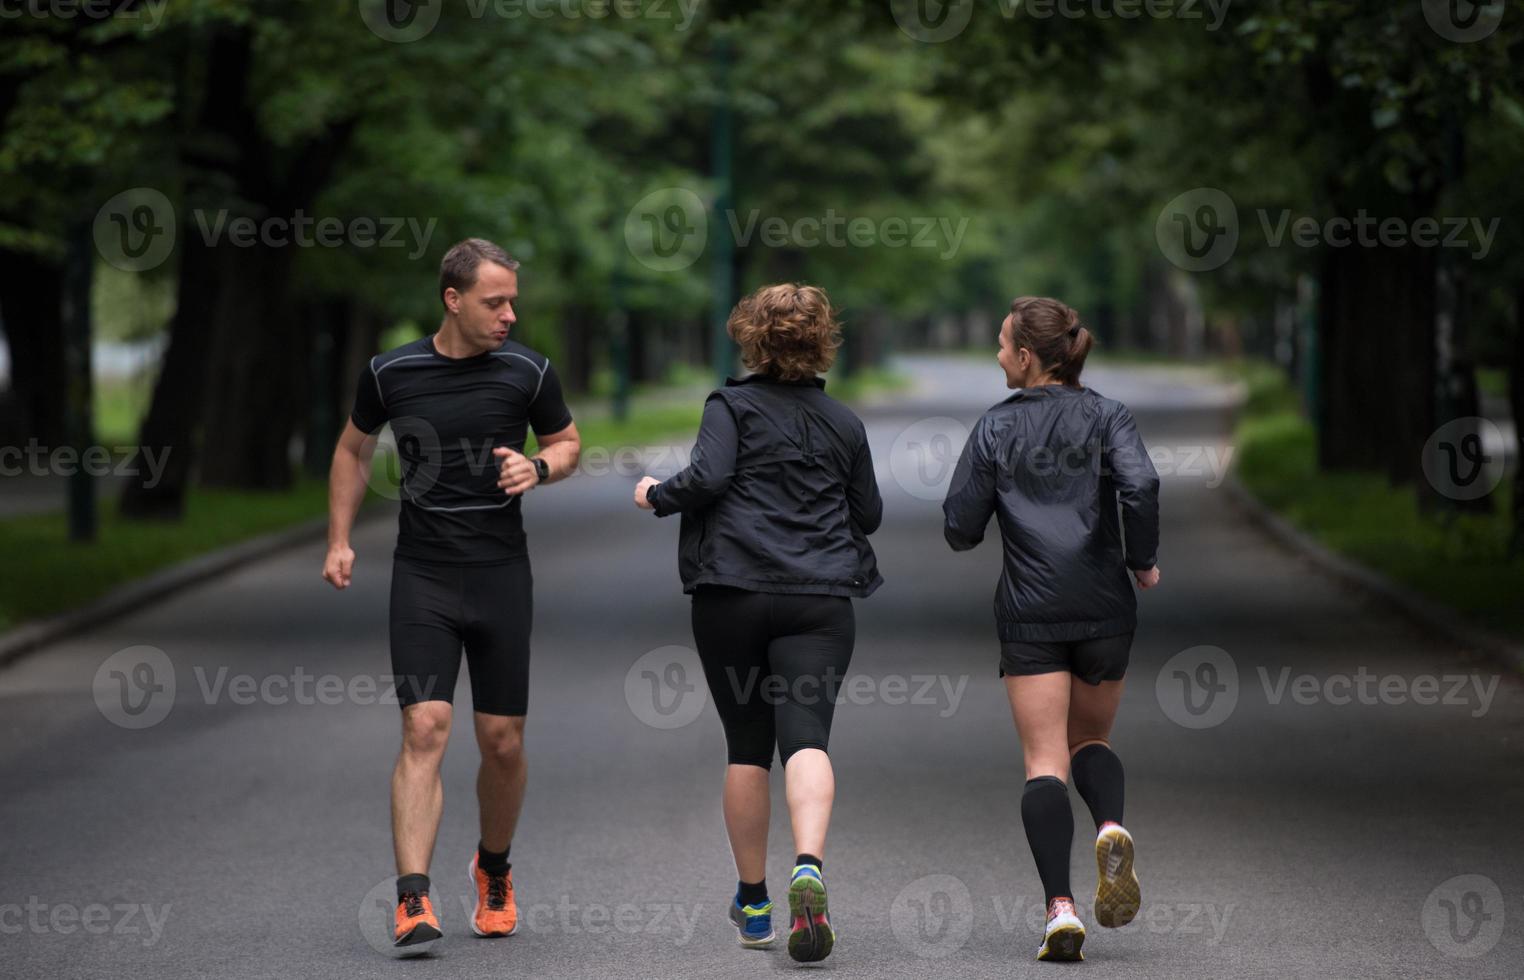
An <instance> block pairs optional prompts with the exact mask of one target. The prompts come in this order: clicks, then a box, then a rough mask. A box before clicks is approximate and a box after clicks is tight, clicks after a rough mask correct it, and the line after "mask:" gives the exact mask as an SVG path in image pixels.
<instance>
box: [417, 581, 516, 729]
mask: <svg viewBox="0 0 1524 980" xmlns="http://www.w3.org/2000/svg"><path fill="white" fill-rule="evenodd" d="M533 618H534V578H533V577H532V576H531V574H530V571H529V560H528V559H527V558H525V559H523V560H520V561H512V562H507V563H505V564H500V565H438V564H434V563H431V562H421V561H415V560H412V559H407V558H394V559H393V561H392V601H391V644H392V673H393V674H394V675H396V676H395V680H396V683H397V699H398V700H399V701H400V702H401V703H402V706H403V707H407V706H408V705H410V704H417V703H419V702H420V701H452V702H453V701H454V700H455V681H456V679H457V678H458V677H459V676H460V651H461V648H462V647H464V648H465V651H466V663H467V666H468V668H469V670H470V674H471V706H472V707H473V708H474V709H475V710H477V711H479V712H481V713H482V714H488V715H522V714H524V713H525V711H526V709H527V708H528V706H529V631H530V627H531V625H532V622H533Z"/></svg>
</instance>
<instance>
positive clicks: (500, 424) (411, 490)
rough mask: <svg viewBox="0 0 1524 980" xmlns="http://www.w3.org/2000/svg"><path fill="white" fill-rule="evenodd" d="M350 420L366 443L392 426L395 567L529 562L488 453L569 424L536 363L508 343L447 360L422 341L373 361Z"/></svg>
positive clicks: (540, 361) (519, 524)
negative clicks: (405, 562) (397, 501)
mask: <svg viewBox="0 0 1524 980" xmlns="http://www.w3.org/2000/svg"><path fill="white" fill-rule="evenodd" d="M350 419H351V420H352V421H353V422H354V424H355V427H356V428H358V429H359V430H360V431H362V432H365V433H367V434H369V433H374V432H375V431H376V430H377V429H379V428H381V426H382V425H383V424H385V423H387V422H390V423H391V426H392V434H393V436H394V438H395V439H396V442H397V456H398V460H399V462H400V468H401V472H400V474H399V485H398V494H399V496H400V497H401V499H402V514H401V517H400V519H399V521H398V533H397V552H396V553H397V556H398V557H399V558H409V559H414V560H418V561H432V562H444V563H448V564H457V565H459V564H491V563H498V562H507V561H516V560H518V559H521V558H523V557H524V556H525V555H526V554H527V553H528V552H527V550H526V543H525V538H524V522H523V515H522V508H523V504H522V498H520V497H516V496H515V497H509V496H506V495H505V494H504V493H503V491H502V490H501V489H499V487H498V485H497V479H498V470H499V465H500V464H499V462H498V460H497V458H496V457H495V456H493V454H492V450H493V449H494V448H496V447H499V446H506V447H508V448H509V449H514V450H517V451H519V452H523V450H524V444H525V441H526V439H527V437H528V433H529V430H530V429H531V428H532V429H533V430H534V432H535V434H536V435H542V436H543V435H550V434H553V433H556V432H560V431H561V430H562V429H565V428H566V427H567V426H568V425H571V423H572V416H571V412H570V411H568V410H567V407H566V402H565V400H564V399H563V398H562V395H561V382H560V381H559V380H558V379H557V377H556V372H555V369H554V368H552V367H551V366H550V361H549V360H548V359H547V358H545V357H544V355H541V354H538V353H536V352H535V351H532V350H530V349H529V348H528V347H525V346H524V345H523V344H520V343H518V342H517V341H513V340H509V341H506V342H504V344H503V346H502V347H500V348H498V349H497V350H495V351H488V352H487V353H484V354H478V355H476V356H474V357H464V358H452V357H445V356H444V355H443V354H441V353H439V351H437V350H436V349H435V348H434V339H433V337H424V338H423V339H422V340H415V341H414V342H412V343H410V344H405V345H403V346H401V347H398V348H397V349H395V350H390V351H387V352H386V353H384V354H377V355H376V356H375V357H373V358H371V360H370V362H369V363H368V364H366V366H365V368H364V370H362V371H361V372H360V380H359V384H358V386H357V387H356V389H355V407H354V411H353V412H352V413H351V414H350Z"/></svg>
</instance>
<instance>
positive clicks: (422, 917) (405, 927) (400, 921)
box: [392, 892, 444, 956]
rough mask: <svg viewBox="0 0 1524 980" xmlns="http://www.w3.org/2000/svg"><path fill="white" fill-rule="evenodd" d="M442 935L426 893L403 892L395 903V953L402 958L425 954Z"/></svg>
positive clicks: (432, 905)
mask: <svg viewBox="0 0 1524 980" xmlns="http://www.w3.org/2000/svg"><path fill="white" fill-rule="evenodd" d="M443 935H444V933H443V932H441V931H440V929H439V920H438V919H437V918H435V916H434V904H433V903H432V902H430V901H429V896H428V893H426V892H424V893H420V892H403V893H402V898H401V900H399V901H398V902H397V928H396V931H395V933H394V936H395V938H394V939H393V940H392V946H394V947H395V948H396V950H397V952H398V953H400V954H401V955H403V956H418V955H420V954H422V953H427V952H428V951H429V948H430V947H431V946H433V945H434V943H436V942H437V941H438V940H439V937H440V936H443Z"/></svg>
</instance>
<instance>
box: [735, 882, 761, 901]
mask: <svg viewBox="0 0 1524 980" xmlns="http://www.w3.org/2000/svg"><path fill="white" fill-rule="evenodd" d="M736 901H738V902H740V903H741V904H742V905H766V904H767V879H766V878H763V879H762V880H761V881H757V882H751V881H738V882H736Z"/></svg>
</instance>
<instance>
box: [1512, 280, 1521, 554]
mask: <svg viewBox="0 0 1524 980" xmlns="http://www.w3.org/2000/svg"><path fill="white" fill-rule="evenodd" d="M1508 408H1509V410H1510V413H1511V414H1512V415H1513V451H1514V457H1513V460H1514V466H1513V535H1512V540H1511V541H1510V543H1509V547H1508V554H1509V556H1510V557H1512V558H1514V559H1515V560H1517V559H1519V558H1521V557H1524V286H1519V287H1518V291H1517V292H1515V293H1514V300H1513V356H1512V357H1511V358H1510V359H1509V363H1508Z"/></svg>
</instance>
